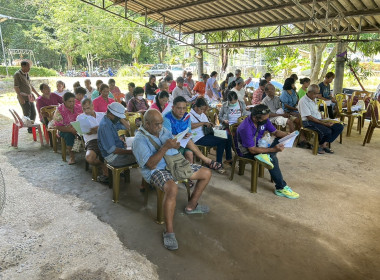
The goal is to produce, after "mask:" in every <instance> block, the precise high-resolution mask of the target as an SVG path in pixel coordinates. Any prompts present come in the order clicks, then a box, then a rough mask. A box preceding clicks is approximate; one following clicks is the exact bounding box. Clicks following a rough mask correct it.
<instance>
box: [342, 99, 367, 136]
mask: <svg viewBox="0 0 380 280" xmlns="http://www.w3.org/2000/svg"><path fill="white" fill-rule="evenodd" d="M352 102H353V96H351V98H349V99H348V100H347V112H346V115H345V116H346V117H347V118H348V124H347V137H349V136H351V131H352V126H353V125H354V121H355V119H356V118H357V119H358V130H359V134H361V133H362V130H361V128H362V119H363V113H362V112H361V111H359V112H353V111H352V110H351V107H352ZM343 119H344V117H343ZM341 120H342V117H341Z"/></svg>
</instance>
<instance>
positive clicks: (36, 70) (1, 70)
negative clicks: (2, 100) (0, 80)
mask: <svg viewBox="0 0 380 280" xmlns="http://www.w3.org/2000/svg"><path fill="white" fill-rule="evenodd" d="M19 69H20V67H19V66H10V67H8V73H9V75H10V76H13V75H14V73H15V72H16V71H18V70H19ZM6 74H7V71H6V69H5V66H1V65H0V75H6ZM29 75H30V76H31V77H54V76H57V72H56V71H55V70H53V69H48V68H45V67H32V68H31V69H30V72H29Z"/></svg>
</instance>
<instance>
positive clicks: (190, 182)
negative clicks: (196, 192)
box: [187, 179, 194, 189]
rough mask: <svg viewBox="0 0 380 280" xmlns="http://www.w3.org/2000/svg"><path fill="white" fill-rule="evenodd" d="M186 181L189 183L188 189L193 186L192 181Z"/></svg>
mask: <svg viewBox="0 0 380 280" xmlns="http://www.w3.org/2000/svg"><path fill="white" fill-rule="evenodd" d="M187 183H188V184H189V188H190V189H191V188H193V187H194V182H193V181H191V180H190V179H189V180H188V181H187Z"/></svg>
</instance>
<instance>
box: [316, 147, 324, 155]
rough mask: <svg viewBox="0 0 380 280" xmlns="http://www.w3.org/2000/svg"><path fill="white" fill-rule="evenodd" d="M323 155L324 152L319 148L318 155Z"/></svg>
mask: <svg viewBox="0 0 380 280" xmlns="http://www.w3.org/2000/svg"><path fill="white" fill-rule="evenodd" d="M324 153H325V150H324V149H323V148H321V147H318V154H320V155H323V154H324Z"/></svg>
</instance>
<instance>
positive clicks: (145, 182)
mask: <svg viewBox="0 0 380 280" xmlns="http://www.w3.org/2000/svg"><path fill="white" fill-rule="evenodd" d="M143 186H144V188H145V192H144V206H145V207H146V206H147V205H148V198H149V184H148V182H147V181H145V180H144V179H143Z"/></svg>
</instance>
